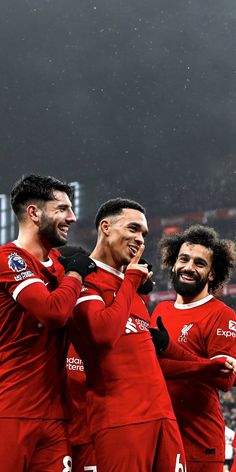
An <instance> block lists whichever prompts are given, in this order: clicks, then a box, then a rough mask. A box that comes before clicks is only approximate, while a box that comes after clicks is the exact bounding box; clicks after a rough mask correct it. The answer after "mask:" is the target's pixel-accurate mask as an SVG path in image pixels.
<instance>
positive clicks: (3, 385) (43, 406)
mask: <svg viewBox="0 0 236 472" xmlns="http://www.w3.org/2000/svg"><path fill="white" fill-rule="evenodd" d="M58 255H59V252H58V251H57V250H55V249H54V250H52V251H51V252H50V254H49V256H50V257H49V259H48V261H47V262H45V263H41V262H40V261H39V260H37V259H36V258H34V257H33V256H32V255H31V254H30V253H28V252H27V251H25V250H24V249H22V248H19V247H17V246H16V245H15V244H14V243H9V244H6V245H5V246H2V247H1V248H0V378H1V382H0V416H1V417H24V418H45V419H55V418H64V417H65V416H67V408H66V393H65V392H66V388H65V387H66V372H65V359H66V352H67V338H66V333H65V328H64V327H63V325H65V323H66V320H67V318H68V316H69V310H70V312H72V311H73V307H74V305H75V302H76V300H77V297H78V296H79V293H80V288H81V286H80V284H79V283H78V281H76V279H73V277H64V269H63V267H62V266H61V264H60V263H59V262H58V261H57V257H58ZM62 279H63V280H62ZM59 283H61V285H60V287H59V288H57V287H58V284H59ZM55 289H56V290H55ZM51 291H53V292H52V293H51ZM55 294H56V296H55ZM69 296H70V306H69V304H68V297H69ZM66 300H67V304H65V301H66ZM65 305H66V306H67V310H68V313H67V312H66V311H65V309H64V306H65ZM58 325H59V326H61V328H60V327H59V326H58Z"/></svg>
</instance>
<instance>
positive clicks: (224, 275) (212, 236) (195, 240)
mask: <svg viewBox="0 0 236 472" xmlns="http://www.w3.org/2000/svg"><path fill="white" fill-rule="evenodd" d="M184 243H190V244H201V245H202V246H205V247H206V248H207V249H211V250H212V253H213V261H212V269H213V271H214V274H215V277H214V280H212V281H210V282H209V291H210V292H211V293H215V292H217V290H219V289H220V288H222V287H223V286H224V285H225V284H226V283H227V282H228V280H229V278H230V275H231V272H232V270H233V269H234V267H235V262H236V248H235V243H234V242H233V241H231V240H229V239H220V237H219V234H218V233H217V232H216V231H215V229H214V228H210V227H209V226H203V225H199V224H196V225H191V226H190V227H189V228H187V229H186V230H185V231H183V233H172V234H168V235H164V236H162V238H161V240H160V242H159V247H160V249H161V265H162V268H165V269H172V267H173V266H174V264H175V262H176V260H177V258H178V254H179V250H180V247H181V246H182V244H184Z"/></svg>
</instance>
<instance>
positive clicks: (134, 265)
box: [126, 244, 153, 284]
mask: <svg viewBox="0 0 236 472" xmlns="http://www.w3.org/2000/svg"><path fill="white" fill-rule="evenodd" d="M143 251H144V244H141V246H140V247H139V249H138V250H137V253H136V254H135V256H134V257H133V258H132V260H131V261H130V263H129V264H128V265H127V267H126V270H129V269H134V270H139V271H140V272H142V273H143V278H142V284H145V282H146V281H147V280H148V279H149V278H150V277H152V275H153V272H149V270H148V264H147V262H145V263H144V264H140V262H141V261H140V258H141V256H142V253H143Z"/></svg>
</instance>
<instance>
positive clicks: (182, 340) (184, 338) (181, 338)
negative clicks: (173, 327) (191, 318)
mask: <svg viewBox="0 0 236 472" xmlns="http://www.w3.org/2000/svg"><path fill="white" fill-rule="evenodd" d="M192 327H193V323H190V324H186V325H184V327H183V328H182V329H181V336H179V337H178V341H179V342H180V343H186V342H187V340H188V333H189V330H190V329H191V328H192Z"/></svg>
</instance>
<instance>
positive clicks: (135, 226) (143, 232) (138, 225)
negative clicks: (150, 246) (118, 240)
mask: <svg viewBox="0 0 236 472" xmlns="http://www.w3.org/2000/svg"><path fill="white" fill-rule="evenodd" d="M128 226H132V228H134V229H140V230H142V225H141V224H140V223H136V222H135V221H131V222H130V223H129V224H128ZM142 234H144V235H145V236H146V234H148V230H146V229H145V230H144V231H142Z"/></svg>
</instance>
